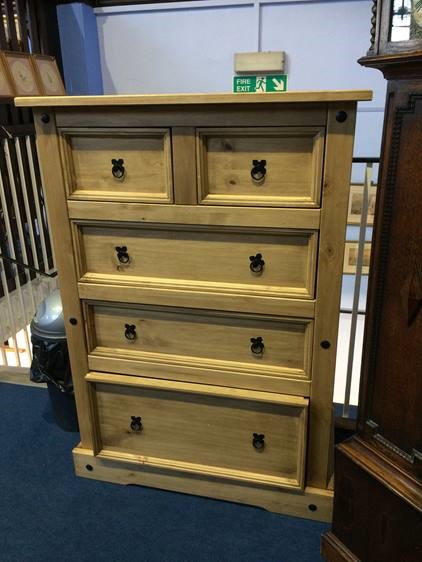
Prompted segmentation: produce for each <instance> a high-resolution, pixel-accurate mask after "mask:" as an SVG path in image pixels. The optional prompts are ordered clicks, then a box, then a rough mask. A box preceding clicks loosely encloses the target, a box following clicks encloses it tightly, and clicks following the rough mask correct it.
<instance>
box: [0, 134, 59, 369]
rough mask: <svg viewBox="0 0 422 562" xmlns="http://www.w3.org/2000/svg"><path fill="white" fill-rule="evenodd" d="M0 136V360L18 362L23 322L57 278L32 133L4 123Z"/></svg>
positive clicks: (24, 338)
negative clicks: (23, 131)
mask: <svg viewBox="0 0 422 562" xmlns="http://www.w3.org/2000/svg"><path fill="white" fill-rule="evenodd" d="M1 136H2V137H3V138H0V341H1V342H2V344H0V363H2V364H3V365H8V366H22V364H23V363H25V364H26V363H27V362H28V359H30V358H31V345H30V337H29V334H28V330H27V326H28V324H29V322H30V321H31V318H32V317H33V315H34V313H35V310H36V307H37V306H38V304H39V303H40V302H41V301H42V300H43V299H44V298H45V297H46V296H47V295H48V294H50V292H51V291H52V290H53V289H54V288H55V287H56V285H57V280H56V278H55V277H56V271H55V268H54V260H53V255H52V248H51V244H50V237H49V232H48V223H47V212H46V206H45V202H44V196H43V190H42V184H41V178H40V173H39V167H38V160H37V154H36V149H35V138H34V133H32V134H19V132H17V131H16V130H14V128H13V127H8V130H7V131H6V130H5V128H4V127H3V134H2V135H1V134H0V137H1ZM18 334H19V335H18ZM18 340H19V341H18ZM22 357H23V358H24V360H22Z"/></svg>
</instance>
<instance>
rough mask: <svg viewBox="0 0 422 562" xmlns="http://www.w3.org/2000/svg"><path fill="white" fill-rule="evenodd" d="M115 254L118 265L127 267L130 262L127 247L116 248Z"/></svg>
mask: <svg viewBox="0 0 422 562" xmlns="http://www.w3.org/2000/svg"><path fill="white" fill-rule="evenodd" d="M116 252H117V259H118V260H119V262H120V263H123V264H125V265H127V264H128V263H129V262H130V257H129V254H128V251H127V246H116Z"/></svg>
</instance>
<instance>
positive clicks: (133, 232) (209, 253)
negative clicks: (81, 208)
mask: <svg viewBox="0 0 422 562" xmlns="http://www.w3.org/2000/svg"><path fill="white" fill-rule="evenodd" d="M75 226H76V228H77V233H76V239H77V240H76V243H77V245H78V246H79V253H80V259H79V274H80V277H81V278H82V282H84V281H86V282H93V281H95V282H106V283H108V284H113V283H121V282H122V281H123V282H124V283H131V284H133V285H143V286H144V287H152V286H161V287H163V288H164V287H165V288H166V289H171V290H175V291H177V290H189V291H191V292H195V291H202V292H204V291H209V292H212V293H216V292H217V293H218V292H226V293H227V292H229V293H231V294H235V295H236V296H237V297H241V296H242V295H244V296H247V295H250V294H253V295H255V296H256V295H262V296H265V297H282V296H292V297H298V298H312V297H313V294H314V281H315V269H316V252H317V233H316V232H315V231H289V230H284V231H283V230H271V229H265V230H262V229H261V230H259V229H253V228H250V229H243V228H225V227H196V226H180V225H139V226H137V227H133V228H127V227H125V226H122V227H117V226H115V227H112V226H106V225H99V224H95V225H94V224H92V225H90V224H83V223H82V224H81V223H79V224H76V223H75Z"/></svg>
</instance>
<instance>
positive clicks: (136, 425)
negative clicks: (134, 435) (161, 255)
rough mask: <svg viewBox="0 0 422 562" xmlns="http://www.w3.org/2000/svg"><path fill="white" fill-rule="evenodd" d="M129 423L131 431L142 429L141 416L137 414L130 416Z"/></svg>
mask: <svg viewBox="0 0 422 562" xmlns="http://www.w3.org/2000/svg"><path fill="white" fill-rule="evenodd" d="M131 419H132V421H131V423H130V429H132V430H133V431H142V430H143V429H144V426H143V425H142V418H141V417H139V416H131Z"/></svg>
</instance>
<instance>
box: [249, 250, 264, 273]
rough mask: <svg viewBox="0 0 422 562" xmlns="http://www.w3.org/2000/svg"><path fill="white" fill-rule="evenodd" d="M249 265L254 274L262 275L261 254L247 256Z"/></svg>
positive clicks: (262, 262)
mask: <svg viewBox="0 0 422 562" xmlns="http://www.w3.org/2000/svg"><path fill="white" fill-rule="evenodd" d="M249 260H250V262H251V263H250V264H249V267H250V269H251V271H253V272H254V273H262V272H263V271H264V265H265V261H264V260H263V259H262V254H256V256H249Z"/></svg>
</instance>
